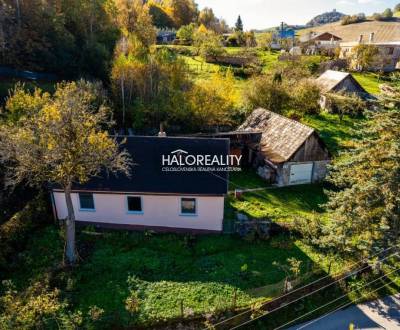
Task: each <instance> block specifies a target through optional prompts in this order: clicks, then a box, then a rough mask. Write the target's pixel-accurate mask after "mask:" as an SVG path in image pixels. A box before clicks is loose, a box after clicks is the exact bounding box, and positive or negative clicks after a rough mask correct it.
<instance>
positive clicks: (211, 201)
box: [54, 192, 224, 231]
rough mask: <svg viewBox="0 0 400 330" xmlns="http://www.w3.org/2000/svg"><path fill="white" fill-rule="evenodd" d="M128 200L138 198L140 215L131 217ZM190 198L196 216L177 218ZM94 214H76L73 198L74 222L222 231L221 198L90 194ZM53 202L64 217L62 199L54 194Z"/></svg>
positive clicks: (75, 196) (65, 213) (60, 195)
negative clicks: (184, 200)
mask: <svg viewBox="0 0 400 330" xmlns="http://www.w3.org/2000/svg"><path fill="white" fill-rule="evenodd" d="M127 196H141V197H142V208H143V214H130V213H128V210H127V199H126V198H127ZM182 197H193V198H196V201H197V215H196V216H182V215H180V213H181V212H180V211H181V209H180V207H181V198H182ZM93 198H94V204H95V208H96V210H95V211H89V212H88V211H81V210H79V196H78V194H77V193H73V194H72V202H73V205H74V211H75V217H76V220H77V221H83V222H88V223H91V222H92V223H105V224H115V225H133V226H153V227H168V228H181V229H194V230H210V231H222V222H223V218H224V197H223V196H217V197H204V196H200V197H199V196H186V195H182V196H170V195H135V194H132V195H131V194H126V195H124V194H96V193H94V194H93ZM54 202H55V206H56V210H57V216H58V218H59V219H65V218H66V217H67V207H66V202H65V196H64V193H62V192H54Z"/></svg>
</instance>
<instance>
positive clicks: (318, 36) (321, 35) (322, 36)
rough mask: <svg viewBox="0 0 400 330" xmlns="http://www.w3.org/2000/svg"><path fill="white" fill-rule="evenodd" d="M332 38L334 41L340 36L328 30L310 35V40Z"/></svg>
mask: <svg viewBox="0 0 400 330" xmlns="http://www.w3.org/2000/svg"><path fill="white" fill-rule="evenodd" d="M332 38H333V39H334V40H336V41H339V40H342V38H340V37H338V36H336V35H334V34H333V33H330V32H322V33H317V34H316V35H314V36H311V40H331V39H332Z"/></svg>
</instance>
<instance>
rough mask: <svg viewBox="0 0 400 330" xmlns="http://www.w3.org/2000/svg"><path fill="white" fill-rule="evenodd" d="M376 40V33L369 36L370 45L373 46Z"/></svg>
mask: <svg viewBox="0 0 400 330" xmlns="http://www.w3.org/2000/svg"><path fill="white" fill-rule="evenodd" d="M374 39H375V32H371V34H370V35H369V43H370V44H373V43H374Z"/></svg>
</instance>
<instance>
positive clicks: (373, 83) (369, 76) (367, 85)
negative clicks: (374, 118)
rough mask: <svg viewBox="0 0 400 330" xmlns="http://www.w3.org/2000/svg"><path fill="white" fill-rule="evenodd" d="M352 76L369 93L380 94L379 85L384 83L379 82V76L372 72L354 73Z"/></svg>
mask: <svg viewBox="0 0 400 330" xmlns="http://www.w3.org/2000/svg"><path fill="white" fill-rule="evenodd" d="M352 74H353V76H354V78H356V80H357V81H358V82H359V83H360V85H361V86H362V87H364V89H365V90H366V91H367V92H368V93H370V94H374V95H377V94H379V93H380V89H379V85H380V84H382V82H381V81H380V80H379V76H378V75H377V74H375V73H372V72H363V73H359V72H354V73H352Z"/></svg>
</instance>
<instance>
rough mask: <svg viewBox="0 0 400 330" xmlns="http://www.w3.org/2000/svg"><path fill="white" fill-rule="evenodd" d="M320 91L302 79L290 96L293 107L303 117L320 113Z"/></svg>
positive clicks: (309, 81)
mask: <svg viewBox="0 0 400 330" xmlns="http://www.w3.org/2000/svg"><path fill="white" fill-rule="evenodd" d="M320 98H321V90H320V88H319V87H318V85H317V84H316V83H315V82H313V81H311V80H308V79H303V80H301V81H299V83H298V84H297V85H296V86H295V89H294V91H293V96H292V104H293V107H294V108H295V109H296V110H297V111H298V112H299V113H300V114H301V116H303V115H304V114H317V113H319V112H320V106H319V101H320Z"/></svg>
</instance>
